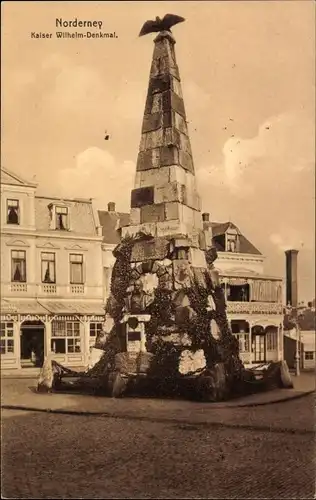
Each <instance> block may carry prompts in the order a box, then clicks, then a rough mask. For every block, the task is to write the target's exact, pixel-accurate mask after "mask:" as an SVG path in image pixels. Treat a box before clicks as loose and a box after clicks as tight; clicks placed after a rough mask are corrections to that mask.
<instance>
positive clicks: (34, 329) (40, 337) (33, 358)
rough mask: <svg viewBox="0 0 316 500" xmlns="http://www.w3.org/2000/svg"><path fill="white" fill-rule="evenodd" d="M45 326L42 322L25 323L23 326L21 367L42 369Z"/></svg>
mask: <svg viewBox="0 0 316 500" xmlns="http://www.w3.org/2000/svg"><path fill="white" fill-rule="evenodd" d="M44 332H45V325H44V323H42V322H41V321H25V322H24V323H22V325H21V331H20V339H21V366H22V368H27V367H40V366H42V364H43V361H44Z"/></svg>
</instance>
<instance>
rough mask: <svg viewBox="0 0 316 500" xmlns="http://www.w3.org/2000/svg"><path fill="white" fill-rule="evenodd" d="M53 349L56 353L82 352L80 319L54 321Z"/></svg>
mask: <svg viewBox="0 0 316 500" xmlns="http://www.w3.org/2000/svg"><path fill="white" fill-rule="evenodd" d="M51 351H52V352H54V353H56V354H70V353H80V352H81V339H80V323H79V321H52V339H51Z"/></svg>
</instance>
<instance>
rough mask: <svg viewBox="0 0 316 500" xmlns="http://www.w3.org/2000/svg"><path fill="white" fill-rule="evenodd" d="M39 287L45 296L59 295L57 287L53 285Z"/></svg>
mask: <svg viewBox="0 0 316 500" xmlns="http://www.w3.org/2000/svg"><path fill="white" fill-rule="evenodd" d="M39 287H40V288H41V291H42V292H43V293H44V294H45V295H56V294H57V286H56V285H53V284H49V285H47V284H46V285H44V284H43V285H39Z"/></svg>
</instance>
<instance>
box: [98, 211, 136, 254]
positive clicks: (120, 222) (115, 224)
mask: <svg viewBox="0 0 316 500" xmlns="http://www.w3.org/2000/svg"><path fill="white" fill-rule="evenodd" d="M98 215H99V221H100V225H101V226H102V236H103V242H104V243H109V244H115V245H117V244H118V243H120V241H121V232H120V228H122V227H123V226H128V225H129V220H130V215H129V213H124V212H114V211H110V212H108V211H107V210H98Z"/></svg>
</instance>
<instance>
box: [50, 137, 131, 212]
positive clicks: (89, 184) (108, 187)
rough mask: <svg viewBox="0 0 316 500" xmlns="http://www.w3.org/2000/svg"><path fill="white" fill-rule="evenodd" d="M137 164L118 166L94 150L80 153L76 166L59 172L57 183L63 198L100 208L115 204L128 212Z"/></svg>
mask: <svg viewBox="0 0 316 500" xmlns="http://www.w3.org/2000/svg"><path fill="white" fill-rule="evenodd" d="M134 175H135V164H134V163H133V162H132V161H129V160H126V161H123V162H122V163H117V162H116V160H115V158H114V157H113V156H112V155H111V154H110V153H109V152H108V151H105V150H102V149H100V148H96V147H91V148H88V149H86V150H85V151H82V152H81V153H79V154H78V155H77V157H76V165H75V166H74V167H70V168H64V169H62V170H60V171H59V173H58V177H57V183H58V187H59V192H61V193H62V194H61V195H62V196H64V197H74V198H76V197H80V198H87V197H89V198H93V199H94V201H95V205H96V207H97V208H106V206H107V203H108V202H109V201H115V202H116V204H117V207H118V209H119V210H127V211H128V210H129V200H130V191H131V189H132V187H133V181H134Z"/></svg>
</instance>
